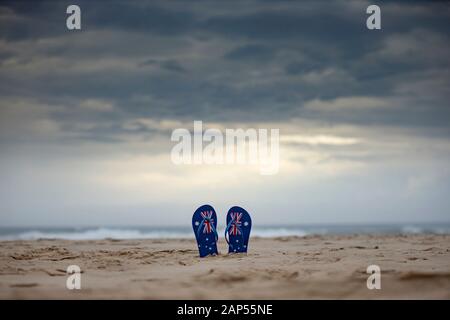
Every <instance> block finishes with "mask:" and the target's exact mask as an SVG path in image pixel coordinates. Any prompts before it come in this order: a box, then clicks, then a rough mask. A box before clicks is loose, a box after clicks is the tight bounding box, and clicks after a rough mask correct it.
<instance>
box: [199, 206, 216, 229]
mask: <svg viewBox="0 0 450 320" xmlns="http://www.w3.org/2000/svg"><path fill="white" fill-rule="evenodd" d="M200 214H201V216H202V218H203V219H204V221H203V224H204V225H205V227H204V228H203V233H211V232H212V224H213V223H214V219H213V218H212V214H213V213H212V211H202V212H200Z"/></svg>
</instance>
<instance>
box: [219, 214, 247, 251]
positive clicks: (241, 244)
mask: <svg viewBox="0 0 450 320" xmlns="http://www.w3.org/2000/svg"><path fill="white" fill-rule="evenodd" d="M251 229H252V219H251V218H250V215H249V214H248V212H247V211H246V210H245V209H243V208H241V207H232V208H231V209H230V210H228V214H227V227H226V229H225V240H226V241H227V243H228V253H239V252H244V253H247V249H248V239H249V238H250V231H251Z"/></svg>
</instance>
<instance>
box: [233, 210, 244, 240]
mask: <svg viewBox="0 0 450 320" xmlns="http://www.w3.org/2000/svg"><path fill="white" fill-rule="evenodd" d="M230 216H231V220H232V223H231V230H230V234H231V235H233V236H236V235H238V234H241V230H240V227H241V224H242V222H241V218H242V212H232V213H230Z"/></svg>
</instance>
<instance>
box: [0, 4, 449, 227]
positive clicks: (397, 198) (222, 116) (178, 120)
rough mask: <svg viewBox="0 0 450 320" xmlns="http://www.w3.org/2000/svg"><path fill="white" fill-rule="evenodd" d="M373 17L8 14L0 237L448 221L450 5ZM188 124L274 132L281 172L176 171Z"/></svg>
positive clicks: (52, 7) (217, 8)
mask: <svg viewBox="0 0 450 320" xmlns="http://www.w3.org/2000/svg"><path fill="white" fill-rule="evenodd" d="M74 3H76V4H78V5H79V6H80V7H81V12H82V30H81V31H69V30H67V28H66V21H65V20H66V17H67V15H66V13H65V12H66V7H67V6H68V5H69V4H74ZM369 4H372V3H371V2H366V1H285V2H283V1H221V2H216V1H190V2H189V3H188V2H186V1H180V2H176V1H160V2H158V1H151V2H144V1H136V2H133V1H122V2H109V1H108V2H106V1H79V0H77V1H69V2H66V1H58V2H56V1H50V2H41V1H39V2H37V1H32V2H26V1H20V2H19V1H14V2H11V3H7V2H2V4H1V5H0V150H1V152H0V225H1V226H13V225H185V224H189V223H190V219H191V215H192V212H193V210H195V208H196V207H197V206H199V205H202V204H204V203H209V204H211V205H213V206H214V207H215V208H216V210H217V211H218V214H219V215H220V216H222V217H223V220H224V219H225V218H224V216H225V213H226V211H227V210H228V208H229V207H231V206H233V205H241V206H243V207H245V208H247V210H248V211H249V212H250V213H251V214H252V216H253V220H254V224H269V223H272V224H302V223H390V222H419V221H424V222H436V221H444V222H445V221H446V222H450V197H449V195H450V170H449V163H450V162H449V161H450V139H449V138H450V106H449V98H450V73H449V71H450V59H449V57H450V39H449V38H450V34H449V31H450V6H449V5H448V2H439V1H433V2H431V1H401V2H396V1H382V2H379V3H378V4H379V5H380V7H381V14H382V30H375V31H373V30H368V29H367V28H366V18H367V16H368V15H367V14H366V13H365V11H366V8H367V6H368V5H369ZM194 120H202V121H203V122H204V123H205V126H207V127H211V128H219V129H224V128H268V129H270V128H279V129H280V136H281V146H280V152H281V154H280V170H279V173H278V174H276V175H272V176H262V175H260V174H259V171H258V169H257V168H254V167H252V166H245V165H244V166H242V165H240V166H239V165H228V166H220V165H197V166H190V165H182V166H176V165H174V164H173V163H172V162H171V160H170V151H171V148H172V147H173V145H174V143H173V142H171V141H170V135H171V132H172V130H173V129H175V128H187V129H190V130H192V129H193V121H194ZM219 219H220V218H219Z"/></svg>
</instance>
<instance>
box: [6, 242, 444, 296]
mask: <svg viewBox="0 0 450 320" xmlns="http://www.w3.org/2000/svg"><path fill="white" fill-rule="evenodd" d="M0 248H1V249H0V298H2V299H36V298H38V299H55V298H57V299H59V298H62V299H311V298H314V299H315V298H318V299H322V298H323V299H335V298H336V299H409V298H416V299H429V298H437V299H449V298H450V235H407V236H400V235H399V236H393V235H392V236H371V235H352V236H350V235H349V236H307V237H286V238H270V239H269V238H253V239H251V247H250V252H249V254H248V255H246V256H243V255H227V254H223V253H225V252H226V243H224V242H220V247H219V248H220V252H222V254H221V255H219V256H215V257H208V258H204V259H201V258H199V257H198V256H197V250H196V247H195V243H194V241H193V240H188V239H186V240H182V239H180V240H98V241H68V240H36V241H3V242H0ZM371 264H376V265H378V266H380V268H381V289H380V290H368V289H367V286H366V280H367V277H368V276H369V275H368V274H367V273H366V268H367V266H368V265H371ZM69 265H78V266H80V268H81V270H82V274H81V290H68V289H67V288H66V279H67V277H68V275H67V274H66V269H67V267H68V266H69Z"/></svg>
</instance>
